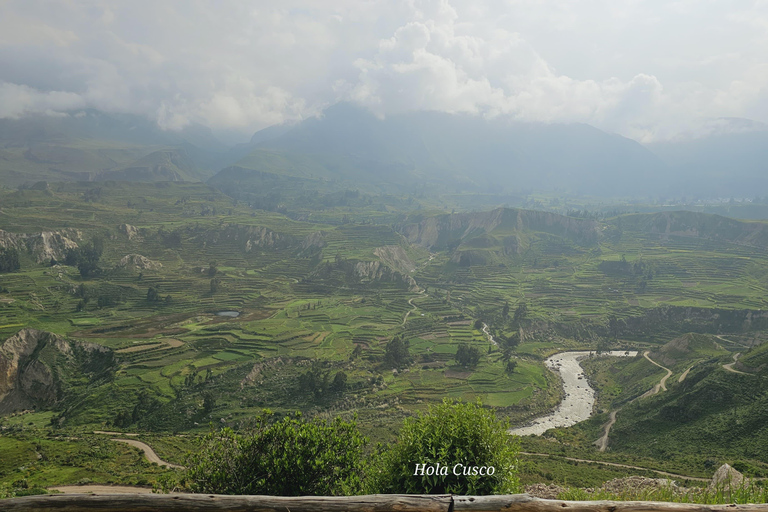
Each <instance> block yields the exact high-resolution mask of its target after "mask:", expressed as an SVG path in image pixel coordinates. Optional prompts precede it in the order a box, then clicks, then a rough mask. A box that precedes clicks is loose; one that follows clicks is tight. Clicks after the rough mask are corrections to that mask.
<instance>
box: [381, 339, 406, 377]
mask: <svg viewBox="0 0 768 512" xmlns="http://www.w3.org/2000/svg"><path fill="white" fill-rule="evenodd" d="M410 344H411V343H410V342H409V341H408V340H407V339H405V337H404V336H403V335H402V334H398V335H397V336H395V337H394V338H392V339H391V340H390V341H389V342H388V343H387V347H386V349H385V350H384V364H385V365H387V366H388V367H389V368H394V369H398V370H399V369H401V368H405V367H406V366H408V365H409V364H411V352H410V350H409V347H410Z"/></svg>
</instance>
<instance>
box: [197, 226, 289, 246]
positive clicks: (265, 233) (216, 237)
mask: <svg viewBox="0 0 768 512" xmlns="http://www.w3.org/2000/svg"><path fill="white" fill-rule="evenodd" d="M198 239H200V240H202V241H203V242H204V243H205V244H225V243H234V244H236V245H237V246H238V247H241V248H242V249H243V250H244V251H245V252H251V251H254V250H256V249H284V248H287V247H290V246H291V245H292V244H294V243H295V241H294V238H293V237H292V236H290V235H284V234H282V233H278V232H276V231H272V230H271V229H269V228H265V227H262V226H241V225H237V224H228V225H225V226H222V227H221V228H218V229H211V230H208V231H205V232H204V233H203V234H202V235H200V236H199V237H198Z"/></svg>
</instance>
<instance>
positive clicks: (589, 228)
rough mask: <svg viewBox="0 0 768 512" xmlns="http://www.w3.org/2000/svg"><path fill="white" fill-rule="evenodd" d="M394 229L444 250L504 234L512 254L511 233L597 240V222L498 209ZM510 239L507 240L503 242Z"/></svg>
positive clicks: (581, 242) (589, 242)
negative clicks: (466, 242)
mask: <svg viewBox="0 0 768 512" xmlns="http://www.w3.org/2000/svg"><path fill="white" fill-rule="evenodd" d="M397 230H398V231H399V232H400V233H401V234H402V235H403V236H405V237H406V239H408V241H409V242H411V243H413V244H418V245H421V246H423V247H427V248H429V249H441V248H445V247H447V246H449V245H451V244H452V243H454V244H455V243H458V242H460V241H463V240H465V239H467V238H471V237H478V236H480V235H483V234H486V233H488V234H499V235H506V238H505V241H504V244H503V245H505V246H509V249H508V250H510V251H511V252H517V251H518V250H519V249H518V247H519V239H518V238H517V237H513V238H509V237H510V236H513V234H514V233H522V232H525V231H540V232H544V233H549V234H552V235H556V236H561V237H563V238H567V239H568V240H571V241H573V242H575V243H577V244H579V245H585V246H589V245H594V244H595V243H597V240H598V237H599V229H598V225H597V223H596V222H594V221H591V220H584V219H575V218H571V217H566V216H564V215H558V214H555V213H548V212H537V211H530V210H517V209H511V208H497V209H495V210H492V211H490V212H477V213H459V214H444V215H436V216H434V217H427V218H425V219H413V220H410V221H409V219H406V221H405V222H403V223H402V224H401V225H400V226H398V227H397ZM507 238H509V240H508V241H507V240H506V239H507Z"/></svg>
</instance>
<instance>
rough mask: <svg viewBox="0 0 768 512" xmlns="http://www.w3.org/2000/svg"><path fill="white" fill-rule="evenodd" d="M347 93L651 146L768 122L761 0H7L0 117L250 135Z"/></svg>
mask: <svg viewBox="0 0 768 512" xmlns="http://www.w3.org/2000/svg"><path fill="white" fill-rule="evenodd" d="M342 100H345V101H354V102H357V103H359V104H361V105H364V106H366V107H368V108H370V109H371V110H373V111H374V112H376V113H377V115H381V116H386V115H391V114H393V113H397V112H402V111H409V110H440V111H447V112H469V113H476V114H478V115H483V116H508V117H510V118H515V119H522V120H532V121H545V122H584V123H589V124H592V125H594V126H597V127H599V128H601V129H604V130H607V131H611V132H616V133H620V134H622V135H625V136H628V137H632V138H635V139H637V140H641V141H651V140H664V139H668V138H671V137H675V136H680V134H690V133H701V131H702V130H705V129H712V127H713V126H716V125H717V123H713V121H712V119H716V118H719V117H744V118H749V119H754V120H757V121H761V122H768V0H755V1H741V0H729V1H719V0H682V1H671V0H582V1H574V0H423V1H422V0H386V1H385V0H307V1H302V0H280V1H262V0H253V1H249V0H237V1H236V0H217V1H215V2H214V1H210V2H206V1H200V0H183V1H182V0H179V1H170V0H169V1H166V0H130V1H119V0H111V1H106V0H58V1H36V0H0V117H20V116H24V115H26V114H28V113H33V112H48V113H56V112H60V111H68V110H72V109H78V108H84V107H92V108H97V109H101V110H104V111H109V112H130V113H136V114H141V115H144V116H147V117H149V118H151V119H154V120H156V121H157V122H158V124H159V125H160V126H161V127H163V128H166V129H178V128H181V127H183V126H185V125H187V124H189V123H204V124H207V125H209V126H211V127H212V128H214V129H215V130H218V131H219V132H220V133H228V134H233V133H239V134H241V136H242V137H244V138H246V139H247V137H248V136H249V135H250V134H251V133H253V131H255V130H257V129H260V128H263V127H266V126H269V125H272V124H276V123H280V122H286V121H295V120H299V119H302V118H306V117H308V116H312V115H317V113H318V112H320V111H321V110H322V109H323V108H324V107H326V106H328V105H330V104H333V103H335V102H337V101H342Z"/></svg>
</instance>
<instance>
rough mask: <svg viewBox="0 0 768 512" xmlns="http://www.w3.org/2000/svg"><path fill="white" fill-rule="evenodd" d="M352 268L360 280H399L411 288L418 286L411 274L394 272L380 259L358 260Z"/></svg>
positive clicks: (415, 288) (414, 288)
mask: <svg viewBox="0 0 768 512" xmlns="http://www.w3.org/2000/svg"><path fill="white" fill-rule="evenodd" d="M354 269H355V275H356V276H357V277H358V278H359V279H360V281H395V282H397V281H400V282H403V283H406V284H407V285H408V288H409V289H411V290H417V289H418V288H419V287H418V285H417V284H416V281H414V279H413V278H412V277H411V276H409V275H404V274H401V273H399V272H395V271H394V270H392V269H391V268H389V267H388V266H386V265H384V264H382V263H381V262H380V261H358V262H357V263H355V267H354Z"/></svg>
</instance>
